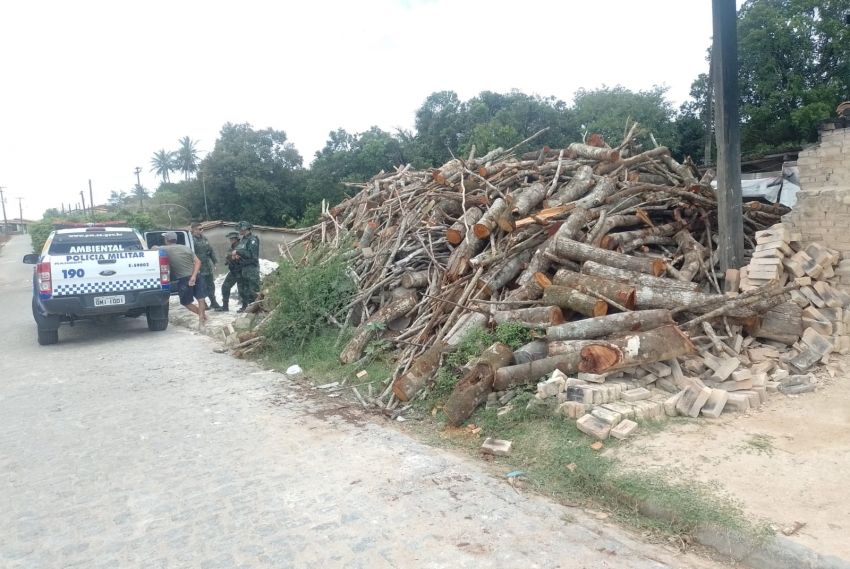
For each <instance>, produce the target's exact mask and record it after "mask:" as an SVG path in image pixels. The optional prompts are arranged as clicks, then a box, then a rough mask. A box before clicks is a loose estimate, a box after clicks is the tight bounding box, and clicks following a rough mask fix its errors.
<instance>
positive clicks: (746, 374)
mask: <svg viewBox="0 0 850 569" xmlns="http://www.w3.org/2000/svg"><path fill="white" fill-rule="evenodd" d="M752 378H753V374H752V372H751V371H750V370H748V369H739V370H738V371H733V372H732V380H733V381H744V380H745V379H752Z"/></svg>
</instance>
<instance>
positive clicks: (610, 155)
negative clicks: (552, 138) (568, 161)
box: [567, 142, 620, 162]
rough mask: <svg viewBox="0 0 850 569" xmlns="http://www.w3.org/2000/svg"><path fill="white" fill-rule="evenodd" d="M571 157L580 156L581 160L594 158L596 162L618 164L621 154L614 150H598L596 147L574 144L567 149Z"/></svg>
mask: <svg viewBox="0 0 850 569" xmlns="http://www.w3.org/2000/svg"><path fill="white" fill-rule="evenodd" d="M567 151H568V153H569V156H570V157H575V156H579V157H581V158H592V159H594V160H603V161H605V162H616V161H617V160H619V159H620V153H619V152H617V151H616V150H615V149H613V148H597V147H596V146H588V145H587V144H580V143H578V142H573V143H572V144H570V145H569V146H568V147H567Z"/></svg>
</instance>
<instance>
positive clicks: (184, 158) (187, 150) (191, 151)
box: [177, 136, 198, 180]
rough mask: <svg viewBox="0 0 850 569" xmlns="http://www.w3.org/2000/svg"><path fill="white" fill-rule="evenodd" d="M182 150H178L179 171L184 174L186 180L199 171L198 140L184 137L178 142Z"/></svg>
mask: <svg viewBox="0 0 850 569" xmlns="http://www.w3.org/2000/svg"><path fill="white" fill-rule="evenodd" d="M177 142H178V143H179V144H180V148H179V149H178V150H177V169H178V170H180V171H181V172H183V177H184V179H186V180H188V179H189V175H190V174H192V173H194V172H197V171H198V149H197V148H195V144H197V141H196V140H192V139H191V138H189V137H188V136H184V137H183V138H181V139H180V140H178V141H177Z"/></svg>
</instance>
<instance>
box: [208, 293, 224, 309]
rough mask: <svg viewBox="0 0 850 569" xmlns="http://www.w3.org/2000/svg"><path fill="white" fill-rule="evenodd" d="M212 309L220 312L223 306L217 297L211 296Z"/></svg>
mask: <svg viewBox="0 0 850 569" xmlns="http://www.w3.org/2000/svg"><path fill="white" fill-rule="evenodd" d="M210 308H212V309H213V310H219V309H220V308H221V305H220V304H219V303H218V301H217V300H216V299H215V296H210Z"/></svg>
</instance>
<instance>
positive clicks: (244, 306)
mask: <svg viewBox="0 0 850 569" xmlns="http://www.w3.org/2000/svg"><path fill="white" fill-rule="evenodd" d="M246 308H248V303H247V302H243V303H242V306H240V307H239V310H237V311H236V312H238V313H240V314H241V313H243V312H245V309H246Z"/></svg>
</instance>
